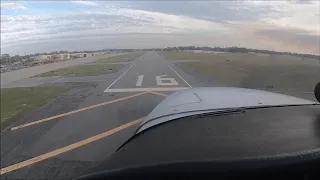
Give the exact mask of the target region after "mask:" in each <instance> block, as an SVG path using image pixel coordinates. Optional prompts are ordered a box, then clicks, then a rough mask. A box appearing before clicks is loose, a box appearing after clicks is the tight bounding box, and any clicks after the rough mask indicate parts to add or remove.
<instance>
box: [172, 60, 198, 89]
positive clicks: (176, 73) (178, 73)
mask: <svg viewBox="0 0 320 180" xmlns="http://www.w3.org/2000/svg"><path fill="white" fill-rule="evenodd" d="M167 65H168V66H169V68H170V69H171V70H172V71H173V72H175V73H176V74H177V75H178V76H179V77H180V78H181V79H182V80H183V81H184V82H185V83H186V84H187V85H188V86H189V87H190V88H192V86H191V85H190V84H189V83H188V82H187V81H186V80H185V79H183V77H182V76H180V74H179V73H178V72H177V71H176V70H174V69H173V68H172V67H171V66H170V65H169V64H167Z"/></svg>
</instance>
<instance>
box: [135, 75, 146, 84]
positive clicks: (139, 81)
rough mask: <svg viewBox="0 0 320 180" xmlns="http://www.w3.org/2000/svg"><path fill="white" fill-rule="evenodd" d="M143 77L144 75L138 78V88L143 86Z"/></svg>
mask: <svg viewBox="0 0 320 180" xmlns="http://www.w3.org/2000/svg"><path fill="white" fill-rule="evenodd" d="M143 77H144V75H139V76H138V81H137V83H136V86H141V85H142V81H143Z"/></svg>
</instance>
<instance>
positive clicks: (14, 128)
mask: <svg viewBox="0 0 320 180" xmlns="http://www.w3.org/2000/svg"><path fill="white" fill-rule="evenodd" d="M147 93H148V92H142V93H138V94H134V95H131V96H126V97H123V98H119V99H114V100H111V101H107V102H103V103H100V104H95V105H92V106H88V107H85V108H81V109H77V110H74V111H70V112H67V113H63V114H58V115H56V116H51V117H48V118H44V119H40V120H37V121H33V122H30V123H26V124H22V125H19V126H15V127H12V128H11V129H10V130H11V131H14V130H17V129H21V128H24V127H28V126H32V125H35V124H39V123H43V122H47V121H50V120H53V119H57V118H60V117H64V116H67V115H70V114H74V113H77V112H81V111H86V110H89V109H92V108H96V107H100V106H104V105H107V104H112V103H115V102H119V101H122V100H127V99H130V98H134V97H137V96H141V95H143V94H147Z"/></svg>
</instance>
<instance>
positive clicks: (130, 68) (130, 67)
mask: <svg viewBox="0 0 320 180" xmlns="http://www.w3.org/2000/svg"><path fill="white" fill-rule="evenodd" d="M133 65H134V64H132V65H131V66H130V67H129V69H127V70H126V71H125V72H123V73H122V74H121V75H120V76H119V77H118V79H116V80H115V81H113V83H111V84H110V86H109V87H108V88H107V89H109V88H110V87H111V86H112V85H114V83H116V82H117V81H118V80H119V79H120V78H121V77H122V76H124V75H125V74H126V73H127V72H128V71H129V70H130V69H131V68H132V67H133ZM107 89H106V90H107ZM106 90H105V91H106Z"/></svg>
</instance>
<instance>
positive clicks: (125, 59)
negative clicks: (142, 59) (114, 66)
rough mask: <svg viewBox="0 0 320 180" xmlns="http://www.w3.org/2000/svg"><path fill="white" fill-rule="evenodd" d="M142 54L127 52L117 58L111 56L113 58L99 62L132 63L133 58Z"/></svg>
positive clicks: (139, 52)
mask: <svg viewBox="0 0 320 180" xmlns="http://www.w3.org/2000/svg"><path fill="white" fill-rule="evenodd" d="M142 54H143V52H141V51H137V52H128V53H125V54H122V55H119V56H113V57H109V58H107V59H101V60H99V62H103V61H108V62H111V63H114V62H129V61H132V60H133V59H134V58H136V57H138V56H141V55H142Z"/></svg>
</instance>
